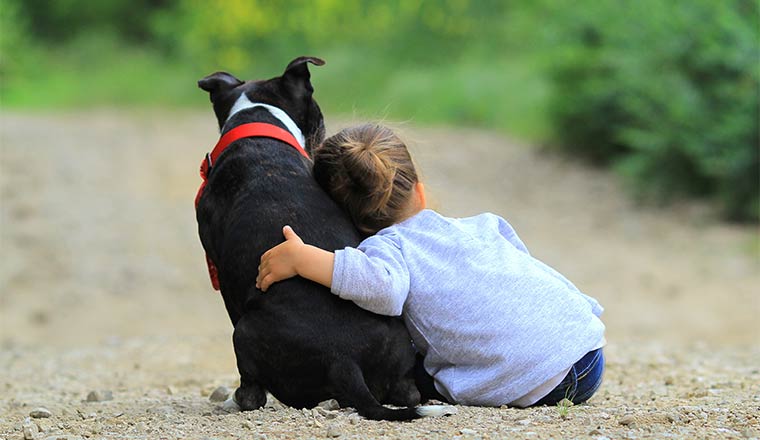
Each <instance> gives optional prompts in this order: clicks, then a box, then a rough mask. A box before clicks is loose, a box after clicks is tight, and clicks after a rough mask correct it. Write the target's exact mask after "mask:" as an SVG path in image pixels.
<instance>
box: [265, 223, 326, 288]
mask: <svg viewBox="0 0 760 440" xmlns="http://www.w3.org/2000/svg"><path fill="white" fill-rule="evenodd" d="M282 234H283V235H284V236H285V242H284V243H281V244H279V245H277V246H275V247H273V248H272V249H269V250H268V251H266V252H265V253H264V255H262V256H261V264H260V265H259V274H258V276H257V277H256V287H257V288H259V289H261V290H262V291H264V292H266V291H267V289H269V286H271V285H272V283H275V282H277V281H282V280H284V279H287V278H292V277H294V276H296V275H300V276H302V277H304V278H306V279H308V280H311V281H314V282H316V283H319V284H321V285H323V286H325V287H332V273H333V261H334V259H335V255H334V254H333V253H332V252H329V251H326V250H323V249H320V248H318V247H315V246H310V245H308V244H304V242H303V240H301V238H300V237H299V236H298V235H296V233H295V232H293V229H292V228H291V227H290V226H285V227H284V228H282Z"/></svg>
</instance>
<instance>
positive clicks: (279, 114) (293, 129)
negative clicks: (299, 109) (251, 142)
mask: <svg viewBox="0 0 760 440" xmlns="http://www.w3.org/2000/svg"><path fill="white" fill-rule="evenodd" d="M253 107H264V108H265V109H267V110H269V113H271V114H272V116H274V117H275V118H277V119H279V120H280V122H282V123H283V124H284V125H285V127H286V128H287V129H288V131H289V132H290V133H291V134H292V135H293V137H295V138H296V140H297V141H298V143H299V144H300V145H301V147H306V140H305V139H304V137H303V133H301V129H300V128H298V125H296V123H295V121H293V119H291V118H290V116H288V114H287V113H285V112H284V111H283V110H282V109H281V108H279V107H275V106H273V105H269V104H264V103H261V102H251V100H250V99H248V96H247V95H246V94H245V93H243V94H241V95H240V97H239V98H238V99H237V101H235V105H233V106H232V108H231V109H230V115H229V116H227V120H226V121H224V123H225V124H226V123H227V122H228V121H229V120H230V118H231V117H232V116H233V115H234V114H235V113H237V112H239V111H242V110H246V109H249V108H253ZM222 131H224V129H222Z"/></svg>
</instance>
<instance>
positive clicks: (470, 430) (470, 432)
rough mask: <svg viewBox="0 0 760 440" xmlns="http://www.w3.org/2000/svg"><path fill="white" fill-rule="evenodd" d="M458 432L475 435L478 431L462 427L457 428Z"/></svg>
mask: <svg viewBox="0 0 760 440" xmlns="http://www.w3.org/2000/svg"><path fill="white" fill-rule="evenodd" d="M459 433H460V434H462V435H477V434H478V431H476V430H474V429H469V428H462V429H460V430H459Z"/></svg>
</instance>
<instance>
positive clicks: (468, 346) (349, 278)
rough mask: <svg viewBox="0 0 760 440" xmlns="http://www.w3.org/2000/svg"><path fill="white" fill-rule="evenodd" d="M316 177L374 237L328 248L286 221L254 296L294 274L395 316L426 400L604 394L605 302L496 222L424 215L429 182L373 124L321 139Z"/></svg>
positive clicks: (539, 399)
mask: <svg viewBox="0 0 760 440" xmlns="http://www.w3.org/2000/svg"><path fill="white" fill-rule="evenodd" d="M314 175H315V177H316V179H317V181H318V182H319V184H320V185H322V187H323V188H324V189H325V190H326V191H327V192H328V193H329V194H330V195H331V197H332V198H333V199H334V200H335V201H336V202H338V203H339V204H340V205H341V206H343V207H344V208H345V209H346V211H347V212H348V213H349V214H350V215H351V217H352V218H353V221H354V223H355V225H356V226H357V227H358V228H359V230H361V231H362V232H363V233H365V234H367V235H369V237H367V238H366V239H365V240H364V241H363V242H362V243H361V244H360V245H359V247H358V248H355V249H354V248H345V249H342V250H337V251H335V252H334V253H333V252H328V251H325V250H322V249H319V248H316V247H313V246H309V245H306V244H304V243H303V241H302V240H301V239H300V238H299V237H298V236H297V235H296V233H295V232H293V230H292V229H291V228H290V227H288V226H285V227H284V228H283V233H284V235H285V239H286V241H285V242H284V243H282V244H280V245H278V246H276V247H274V248H272V249H270V250H269V251H268V252H266V253H265V254H264V255H263V256H262V258H261V264H260V266H259V274H258V277H257V279H256V286H257V287H259V288H260V289H261V290H262V291H266V290H267V289H268V288H269V286H270V285H271V284H272V283H274V282H277V281H280V280H283V279H286V278H290V277H292V276H295V275H300V276H302V277H304V278H308V279H310V280H312V281H315V282H318V283H320V284H323V285H325V286H327V287H330V289H331V291H332V292H333V293H334V294H336V295H338V296H339V297H341V298H344V299H348V300H351V301H353V302H355V303H356V304H357V305H358V306H359V307H362V308H364V309H366V310H369V311H371V312H374V313H379V314H383V315H391V316H397V315H402V316H403V318H404V321H405V323H406V326H407V328H408V329H409V333H410V334H411V336H412V339H413V341H414V344H415V346H416V348H417V350H418V351H419V353H420V354H421V355H422V356H424V370H425V372H426V373H427V374H423V375H422V379H419V377H418V385H420V388H421V390H420V391H421V392H422V393H423V397H435V398H438V399H439V400H444V399H445V400H447V401H449V402H452V403H460V404H465V405H484V406H500V405H504V404H507V405H510V406H516V407H527V406H532V405H541V404H556V403H558V402H560V401H561V400H562V399H564V398H568V399H570V400H571V401H572V402H573V403H580V402H584V401H586V400H587V399H588V398H589V397H591V395H592V394H594V392H595V391H596V390H597V389H598V388H599V386H600V384H601V380H602V372H603V370H604V356H603V355H602V349H601V347H602V346H603V345H604V324H602V322H601V320H600V319H599V316H600V315H601V313H602V310H603V309H602V307H601V306H600V305H599V303H598V302H597V301H596V300H594V299H593V298H590V297H588V296H586V295H584V294H583V293H581V292H580V291H578V289H577V288H576V287H575V286H574V285H573V284H572V283H571V282H570V281H568V280H567V279H565V278H564V277H563V276H562V275H560V274H559V273H558V272H556V271H555V270H553V269H552V268H550V267H549V266H547V265H546V264H544V263H542V262H541V261H539V260H537V259H535V258H533V257H532V256H531V255H530V254H529V253H528V249H527V248H526V247H525V245H524V244H523V242H522V241H520V239H519V238H518V237H517V234H516V233H515V231H514V229H512V227H511V226H510V225H509V223H507V222H506V220H504V219H502V218H501V217H498V216H496V215H494V214H490V213H486V214H481V215H478V216H475V217H469V218H460V219H456V218H448V217H444V216H442V215H440V214H438V213H437V212H435V211H432V210H429V209H425V189H424V186H423V185H422V183H421V182H420V181H419V180H418V178H417V173H416V171H415V168H414V165H413V163H412V160H411V157H410V156H409V152H408V151H407V149H406V146H405V145H404V144H403V142H401V140H400V139H399V138H398V137H397V136H396V135H395V134H394V133H393V132H392V131H391V130H390V129H388V128H386V127H382V126H378V125H372V124H368V125H362V126H358V127H352V128H347V129H345V130H343V131H341V132H340V133H338V134H336V135H334V136H332V137H330V138H328V139H326V140H325V142H324V144H323V145H322V146H321V147H320V148H319V149H318V150H317V151H316V152H315V153H314ZM372 234H374V235H372ZM428 374H429V376H428ZM431 376H432V379H433V380H430V377H431ZM425 378H427V380H428V383H427V384H426V383H425ZM433 386H434V387H435V388H434V389H433Z"/></svg>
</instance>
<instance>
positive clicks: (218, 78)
mask: <svg viewBox="0 0 760 440" xmlns="http://www.w3.org/2000/svg"><path fill="white" fill-rule="evenodd" d="M240 84H243V81H240V80H239V79H237V78H235V77H234V76H232V75H230V74H229V73H227V72H216V73H212V74H211V75H209V76H207V77H205V78H203V79H202V80H200V81H198V87H200V88H201V89H203V90H205V91H207V92H209V93H217V92H221V91H226V90H230V89H233V88H235V87H237V86H239V85H240Z"/></svg>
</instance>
